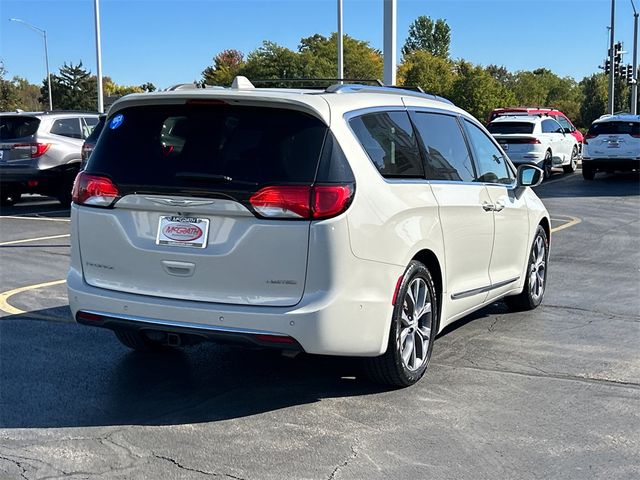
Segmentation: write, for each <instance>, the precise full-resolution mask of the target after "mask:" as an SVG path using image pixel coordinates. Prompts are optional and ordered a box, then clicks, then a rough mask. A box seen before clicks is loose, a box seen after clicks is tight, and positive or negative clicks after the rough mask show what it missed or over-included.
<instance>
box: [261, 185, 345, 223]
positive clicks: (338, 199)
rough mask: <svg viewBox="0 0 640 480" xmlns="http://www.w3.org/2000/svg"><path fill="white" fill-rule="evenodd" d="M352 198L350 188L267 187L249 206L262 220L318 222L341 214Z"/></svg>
mask: <svg viewBox="0 0 640 480" xmlns="http://www.w3.org/2000/svg"><path fill="white" fill-rule="evenodd" d="M352 197H353V187H352V186H351V185H315V186H288V185H287V186H284V185H283V186H270V187H264V188H262V189H260V190H258V191H257V192H256V193H255V194H253V195H252V196H251V198H250V199H249V202H250V203H251V206H252V207H253V208H254V209H255V211H256V213H257V214H258V215H260V216H261V217H265V218H290V219H300V220H303V219H306V220H311V219H313V220H320V219H325V218H331V217H335V216H336V215H339V214H341V213H342V212H344V211H345V210H346V209H347V207H348V206H349V204H350V203H351V198H352Z"/></svg>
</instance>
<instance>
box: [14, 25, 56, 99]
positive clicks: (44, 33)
mask: <svg viewBox="0 0 640 480" xmlns="http://www.w3.org/2000/svg"><path fill="white" fill-rule="evenodd" d="M9 21H10V22H18V23H22V24H23V25H24V26H26V27H29V28H30V29H31V30H35V31H36V32H38V33H41V34H42V36H43V37H44V61H45V64H46V66H47V84H48V85H49V110H53V98H52V97H51V74H50V73H49V49H48V48H47V31H46V30H43V29H42V28H38V27H36V26H35V25H31V24H30V23H27V22H25V21H24V20H20V19H19V18H10V19H9Z"/></svg>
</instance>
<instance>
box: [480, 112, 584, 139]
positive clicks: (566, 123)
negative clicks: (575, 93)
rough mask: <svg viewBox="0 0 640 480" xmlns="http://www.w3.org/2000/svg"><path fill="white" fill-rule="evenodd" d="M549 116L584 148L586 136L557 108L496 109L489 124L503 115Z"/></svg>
mask: <svg viewBox="0 0 640 480" xmlns="http://www.w3.org/2000/svg"><path fill="white" fill-rule="evenodd" d="M518 114H521V115H548V116H550V117H553V118H554V119H555V120H556V121H557V122H558V123H559V124H560V125H562V126H563V127H564V128H568V129H569V132H570V133H571V135H573V136H574V137H575V138H576V140H577V142H578V145H580V147H582V142H584V136H583V135H582V133H580V130H578V129H577V128H576V127H575V126H574V125H573V123H571V120H569V118H568V117H567V116H566V115H565V114H564V113H562V112H561V111H560V110H556V109H555V108H543V107H507V108H495V109H494V110H493V111H492V112H491V114H490V115H489V122H491V120H493V119H494V118H497V117H500V116H502V115H518Z"/></svg>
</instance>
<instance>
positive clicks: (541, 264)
mask: <svg viewBox="0 0 640 480" xmlns="http://www.w3.org/2000/svg"><path fill="white" fill-rule="evenodd" d="M548 263H549V240H548V238H547V232H545V231H544V228H542V227H541V226H540V225H538V229H537V230H536V235H535V237H534V238H533V245H532V246H531V252H530V253H529V260H528V262H527V273H526V275H527V279H526V280H525V282H524V288H523V289H522V292H521V293H519V294H518V295H514V296H512V297H505V299H504V302H505V303H506V304H507V306H508V307H509V308H510V309H511V310H514V311H525V310H533V309H534V308H536V307H537V306H538V305H540V304H541V303H542V297H543V296H544V292H545V289H546V286H547V265H548Z"/></svg>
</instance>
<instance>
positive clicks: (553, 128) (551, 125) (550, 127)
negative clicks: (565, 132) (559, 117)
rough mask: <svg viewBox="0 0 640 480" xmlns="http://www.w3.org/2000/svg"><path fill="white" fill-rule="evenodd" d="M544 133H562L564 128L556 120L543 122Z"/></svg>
mask: <svg viewBox="0 0 640 480" xmlns="http://www.w3.org/2000/svg"><path fill="white" fill-rule="evenodd" d="M542 133H562V127H561V126H560V124H559V123H558V122H556V121H555V120H551V119H549V120H543V121H542Z"/></svg>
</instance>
